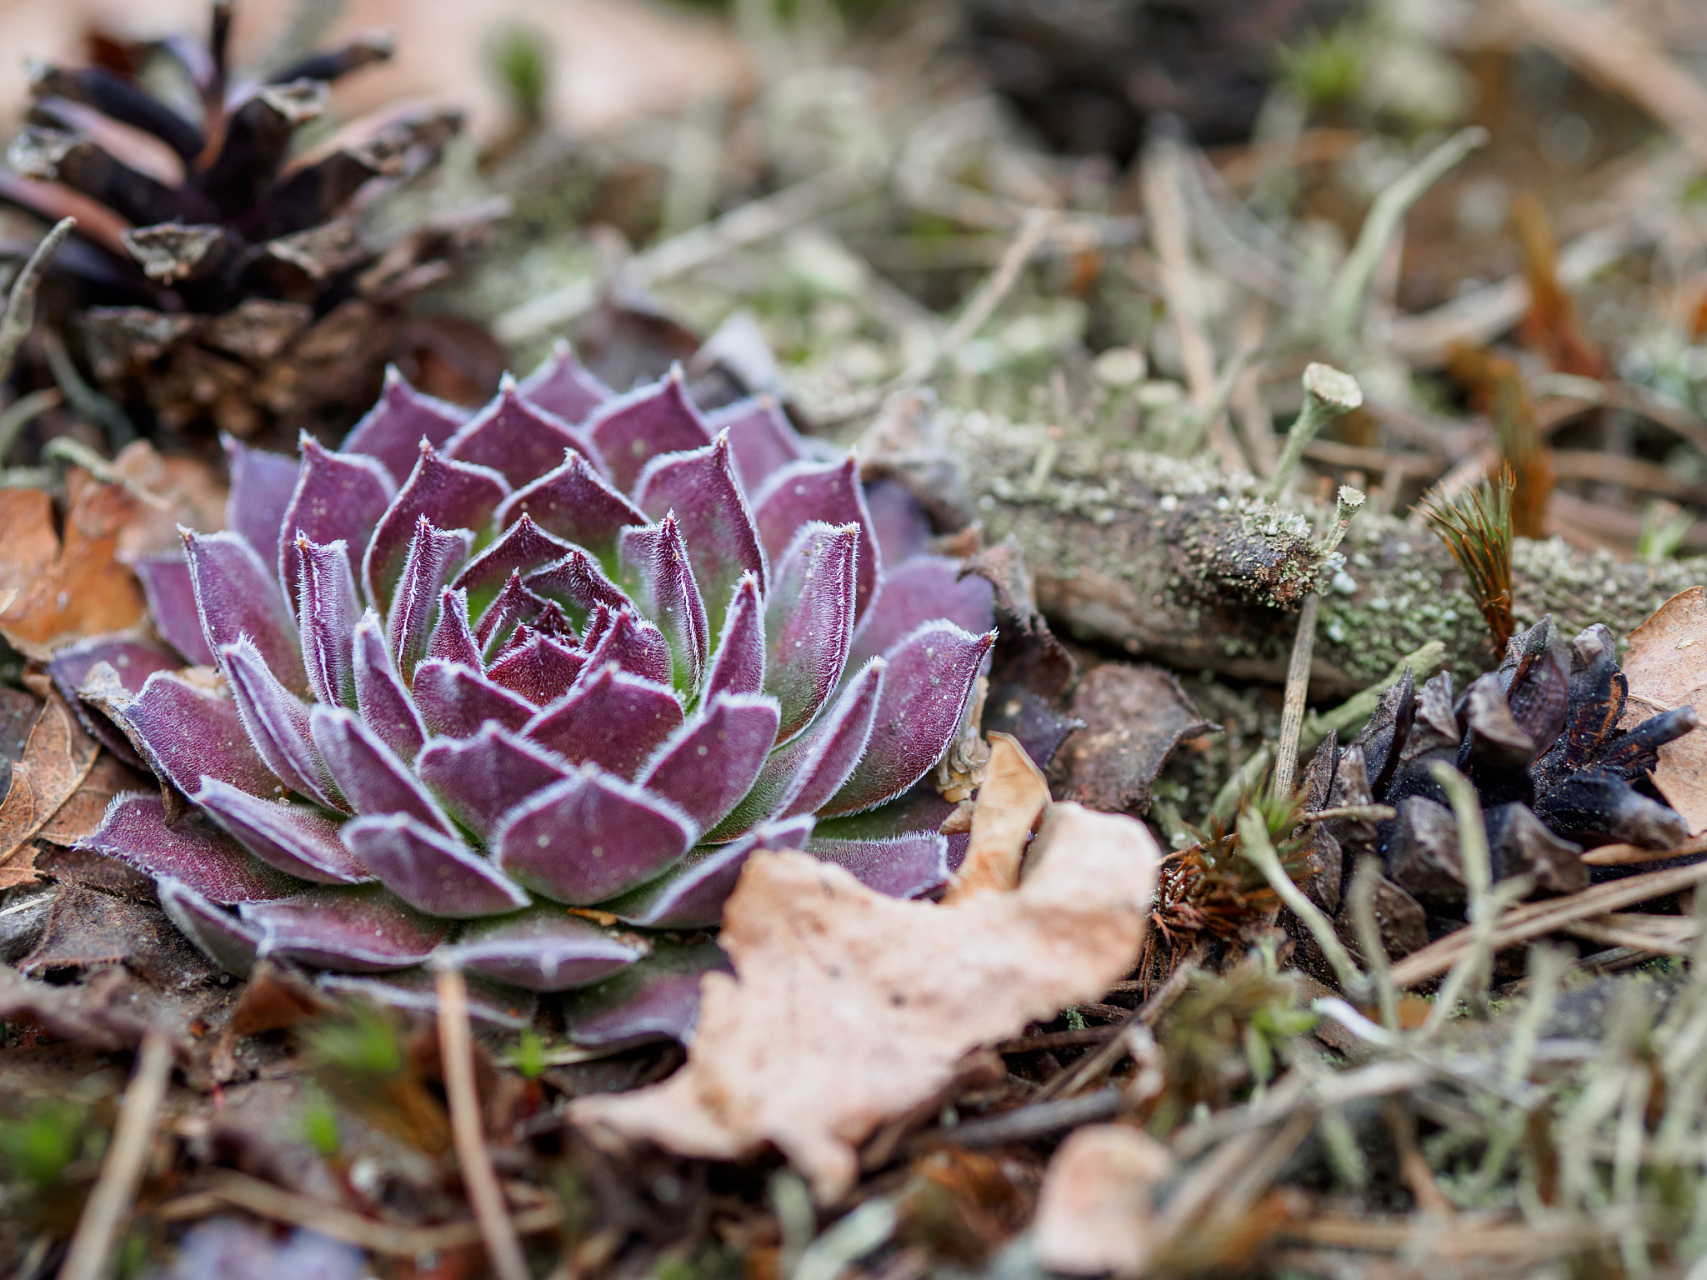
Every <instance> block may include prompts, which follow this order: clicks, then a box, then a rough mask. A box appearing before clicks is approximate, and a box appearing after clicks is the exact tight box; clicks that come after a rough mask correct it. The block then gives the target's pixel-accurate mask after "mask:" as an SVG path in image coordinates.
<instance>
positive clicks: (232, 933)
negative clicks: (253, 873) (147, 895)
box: [154, 876, 261, 978]
mask: <svg viewBox="0 0 1707 1280" xmlns="http://www.w3.org/2000/svg"><path fill="white" fill-rule="evenodd" d="M154 896H155V897H156V898H157V899H158V900H159V902H160V909H161V910H162V911H164V912H165V913H166V918H167V919H168V920H170V921H171V922H172V923H173V924H175V925H176V926H177V927H178V932H179V933H181V934H183V935H184V936H185V937H186V938H188V939H189V940H190V942H191V944H192V945H193V946H194V947H195V948H196V950H198V951H200V952H201V953H202V954H203V955H205V956H206V957H207V958H208V959H209V960H212V961H213V962H214V963H215V964H216V965H218V966H219V967H220V968H221V969H223V970H225V972H227V973H229V974H231V975H233V976H234V977H238V978H247V977H248V976H249V971H250V970H251V969H252V968H254V965H255V953H256V951H257V950H258V949H259V947H260V945H261V930H260V929H259V928H258V927H257V926H255V925H252V924H249V923H247V922H246V921H244V920H242V919H241V918H239V917H238V916H235V915H233V914H232V913H231V912H229V911H225V910H223V909H222V908H220V907H219V906H217V905H216V904H215V903H214V902H212V901H211V900H210V899H208V898H206V897H204V896H203V895H201V894H199V893H197V892H196V891H195V890H194V889H192V888H190V887H189V886H188V885H187V884H184V883H183V882H182V881H179V880H174V879H172V878H171V877H170V876H160V877H157V878H156V880H155V882H154Z"/></svg>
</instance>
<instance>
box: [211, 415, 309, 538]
mask: <svg viewBox="0 0 1707 1280" xmlns="http://www.w3.org/2000/svg"><path fill="white" fill-rule="evenodd" d="M220 443H221V444H223V445H224V446H225V458H226V469H227V471H228V472H229V473H230V475H231V492H230V494H229V495H228V496H227V498H226V500H225V527H226V528H227V529H234V530H236V531H237V532H238V533H240V534H242V535H243V537H244V538H245V539H247V540H248V543H249V545H250V546H251V547H253V548H254V549H255V554H256V555H258V556H260V557H261V559H263V560H267V559H270V558H271V556H272V555H273V550H274V548H276V547H277V546H278V545H279V530H280V529H281V528H283V527H284V520H285V512H286V511H287V510H288V509H289V508H290V500H291V495H292V494H294V493H295V492H296V479H297V473H298V472H299V471H300V470H301V469H302V463H301V462H300V461H299V460H298V459H296V458H287V457H286V456H285V455H284V454H282V453H269V452H268V451H267V450H265V449H251V448H250V447H249V446H248V445H246V444H244V443H243V442H242V441H241V440H236V439H233V438H232V437H231V436H228V435H225V434H223V433H222V434H221V435H220Z"/></svg>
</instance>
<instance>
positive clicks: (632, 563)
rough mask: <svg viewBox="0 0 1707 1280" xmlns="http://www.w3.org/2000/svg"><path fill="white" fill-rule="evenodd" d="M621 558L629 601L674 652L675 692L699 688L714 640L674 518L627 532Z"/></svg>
mask: <svg viewBox="0 0 1707 1280" xmlns="http://www.w3.org/2000/svg"><path fill="white" fill-rule="evenodd" d="M617 558H618V560H619V562H620V564H621V566H622V571H623V584H624V585H625V586H626V587H627V588H628V593H629V595H631V596H632V597H633V598H634V602H635V603H636V604H638V605H639V606H640V611H641V613H643V614H645V615H646V617H648V618H649V619H651V621H652V622H653V623H654V624H655V625H656V626H657V628H658V630H660V631H662V632H663V633H664V639H665V641H666V642H668V644H669V646H670V659H671V663H672V665H673V666H674V668H675V678H674V684H675V687H676V688H677V689H679V690H682V691H691V690H693V689H696V688H698V687H699V678H700V673H701V672H702V671H704V669H705V660H706V658H707V656H708V655H709V653H710V649H711V637H710V634H709V626H708V624H707V622H706V617H705V601H704V599H703V598H702V597H701V596H700V594H699V584H698V583H696V582H695V581H694V578H693V566H692V564H691V563H690V562H689V560H688V552H687V547H686V546H684V545H683V543H682V534H681V529H680V528H679V527H678V526H677V524H676V521H675V518H674V517H673V516H670V515H666V516H665V517H664V518H663V519H662V520H660V521H659V522H658V523H657V524H655V525H647V526H645V527H643V528H639V529H625V530H623V533H622V541H621V542H620V543H619V544H618V547H617Z"/></svg>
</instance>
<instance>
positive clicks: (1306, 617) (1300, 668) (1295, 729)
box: [1274, 591, 1322, 800]
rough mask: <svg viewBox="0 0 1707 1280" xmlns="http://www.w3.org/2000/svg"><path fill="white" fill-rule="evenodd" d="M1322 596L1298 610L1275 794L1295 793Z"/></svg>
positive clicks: (1309, 597)
mask: <svg viewBox="0 0 1707 1280" xmlns="http://www.w3.org/2000/svg"><path fill="white" fill-rule="evenodd" d="M1321 608H1322V597H1321V596H1319V595H1318V594H1317V593H1316V592H1314V591H1312V592H1311V593H1310V594H1309V595H1307V596H1305V597H1304V607H1303V608H1301V609H1299V610H1298V634H1297V635H1296V636H1295V637H1294V638H1293V640H1292V662H1291V665H1289V666H1288V667H1287V669H1286V698H1285V701H1284V702H1282V703H1281V707H1280V736H1279V738H1278V739H1276V741H1275V756H1274V795H1275V798H1276V799H1279V800H1285V799H1288V798H1289V797H1290V796H1291V795H1292V779H1293V778H1294V777H1295V776H1296V775H1297V772H1298V740H1299V738H1300V737H1302V736H1303V733H1304V703H1305V701H1306V700H1307V699H1308V697H1309V694H1310V655H1311V654H1312V653H1313V652H1314V650H1315V647H1316V615H1317V614H1318V613H1320V612H1321Z"/></svg>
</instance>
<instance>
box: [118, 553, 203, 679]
mask: <svg viewBox="0 0 1707 1280" xmlns="http://www.w3.org/2000/svg"><path fill="white" fill-rule="evenodd" d="M131 569H132V570H133V571H134V572H135V573H136V576H137V578H138V580H139V581H141V583H142V592H143V595H144V596H145V597H146V598H147V600H148V612H149V613H150V614H151V615H152V616H153V618H154V625H155V627H156V629H158V630H159V632H160V634H161V635H162V636H163V637H164V638H165V640H166V643H167V644H169V645H171V646H172V647H173V648H174V649H176V650H177V651H178V652H179V653H181V654H183V655H184V657H185V658H186V659H188V660H189V661H190V662H192V663H196V664H198V665H200V666H205V667H211V666H212V665H213V650H212V649H209V648H208V647H207V634H206V633H205V632H204V631H203V630H202V622H201V613H200V611H199V610H198V609H197V608H196V587H195V583H194V582H193V581H192V580H191V578H190V564H189V561H188V560H187V559H185V558H184V555H183V553H182V552H160V553H157V554H155V555H147V556H139V557H137V559H136V560H135V561H134V562H133V563H132V564H131Z"/></svg>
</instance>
